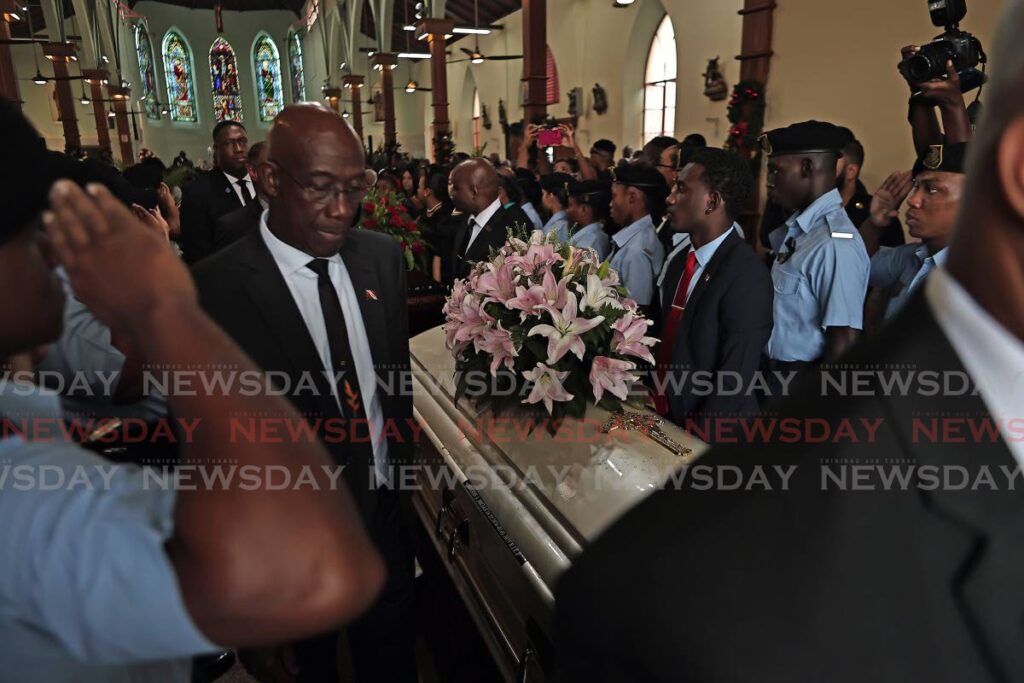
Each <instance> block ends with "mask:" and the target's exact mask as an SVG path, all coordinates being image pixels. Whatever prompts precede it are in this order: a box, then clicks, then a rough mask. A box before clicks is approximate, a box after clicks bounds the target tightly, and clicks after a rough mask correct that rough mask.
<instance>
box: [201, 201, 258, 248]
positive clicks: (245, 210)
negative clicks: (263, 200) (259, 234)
mask: <svg viewBox="0 0 1024 683" xmlns="http://www.w3.org/2000/svg"><path fill="white" fill-rule="evenodd" d="M261 215H263V205H262V204H260V203H259V202H258V201H257V202H249V203H248V204H246V205H245V206H243V207H242V208H240V209H235V210H234V211H232V212H231V213H227V214H224V215H223V216H221V217H220V218H218V219H217V223H216V225H215V226H214V228H213V251H220V250H221V249H223V248H224V247H226V246H228V245H229V244H231V243H232V242H235V241H237V240H239V239H241V238H242V237H243V236H245V235H246V234H248V233H249V232H251V231H254V230H259V229H260V216H261Z"/></svg>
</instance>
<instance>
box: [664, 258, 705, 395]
mask: <svg viewBox="0 0 1024 683" xmlns="http://www.w3.org/2000/svg"><path fill="white" fill-rule="evenodd" d="M695 270H697V252H696V251H694V250H693V249H692V248H691V249H690V251H689V252H688V253H687V254H686V267H685V268H684V270H683V277H681V278H679V286H678V287H676V295H675V297H673V298H672V308H671V309H669V313H668V319H667V320H666V321H665V326H664V327H663V328H662V336H661V346H660V347H659V348H658V379H659V380H660V382H661V386H663V387H664V386H665V374H666V369H667V368H668V366H669V364H670V363H671V362H672V347H673V346H674V345H675V342H676V332H677V331H678V330H679V324H680V323H681V322H682V321H683V313H684V312H685V311H686V293H687V292H688V291H689V290H690V280H692V279H693V272H694V271H695ZM654 408H655V410H657V411H658V414H659V415H668V400H667V399H666V398H665V396H664V395H663V394H660V393H655V395H654Z"/></svg>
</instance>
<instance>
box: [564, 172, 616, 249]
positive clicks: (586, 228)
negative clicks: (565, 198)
mask: <svg viewBox="0 0 1024 683" xmlns="http://www.w3.org/2000/svg"><path fill="white" fill-rule="evenodd" d="M611 198H612V190H611V185H610V184H609V183H606V182H602V181H600V180H584V181H583V182H577V183H575V184H573V186H572V187H571V188H570V189H569V206H568V207H567V208H566V215H567V216H568V217H569V221H570V222H571V223H572V224H573V225H576V226H580V225H582V226H583V227H582V228H579V227H578V228H577V229H576V230H575V231H574V232H573V233H572V235H571V236H570V237H569V244H572V245H573V246H577V247H588V248H590V249H593V250H594V251H596V252H597V257H598V258H599V259H600V260H602V261H604V260H605V259H606V258H608V252H609V251H610V246H611V242H610V240H609V239H608V233H607V232H605V229H604V224H605V223H607V222H608V204H609V203H610V202H611V200H612V199H611Z"/></svg>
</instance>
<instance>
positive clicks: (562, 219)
mask: <svg viewBox="0 0 1024 683" xmlns="http://www.w3.org/2000/svg"><path fill="white" fill-rule="evenodd" d="M551 233H555V234H556V235H558V241H559V242H567V241H568V240H569V218H568V217H567V216H566V215H565V211H559V212H558V213H556V214H554V215H553V216H551V218H549V219H548V222H547V223H545V224H544V234H545V235H550V234H551Z"/></svg>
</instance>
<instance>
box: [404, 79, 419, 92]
mask: <svg viewBox="0 0 1024 683" xmlns="http://www.w3.org/2000/svg"><path fill="white" fill-rule="evenodd" d="M418 87H420V84H419V83H417V82H416V81H409V82H408V83H406V84H405V92H416V88H418Z"/></svg>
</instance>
